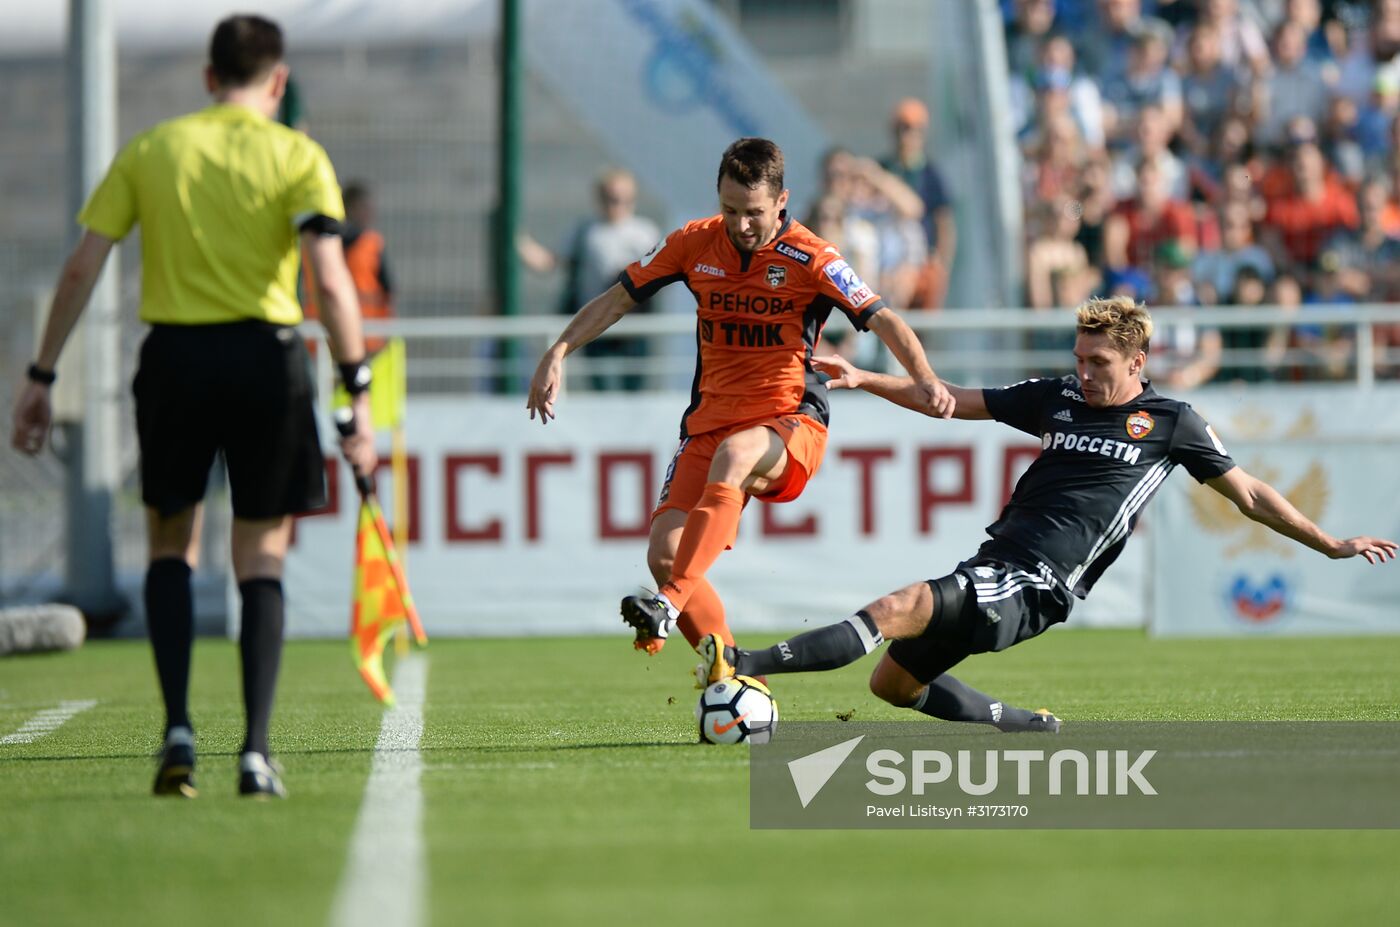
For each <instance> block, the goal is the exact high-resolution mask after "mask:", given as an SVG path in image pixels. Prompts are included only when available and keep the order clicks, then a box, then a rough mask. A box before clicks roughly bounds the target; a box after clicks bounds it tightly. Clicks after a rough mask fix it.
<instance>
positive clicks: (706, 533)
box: [661, 483, 744, 634]
mask: <svg viewBox="0 0 1400 927" xmlns="http://www.w3.org/2000/svg"><path fill="white" fill-rule="evenodd" d="M743 511H744V491H743V490H742V489H736V488H734V487H733V486H726V485H725V484H724V483H706V484H705V491H704V492H703V493H701V494H700V501H699V502H697V503H696V504H695V508H693V509H691V510H690V514H689V515H688V516H687V517H686V520H685V530H684V531H682V532H681V542H680V544H679V545H678V546H677V549H676V561H675V563H674V564H672V566H671V579H670V581H669V582H667V583H666V584H665V585H663V586H662V587H661V592H662V594H663V595H665V596H666V598H667V599H669V600H670V602H671V604H672V605H674V606H675V607H676V608H677V609H679V610H680V611H685V610H686V605H687V603H689V601H690V597H691V595H692V594H693V593H694V592H695V588H696V586H697V585H698V584H699V583H700V582H702V581H703V580H704V578H705V573H706V572H708V571H709V569H710V567H712V566H714V563H715V561H716V560H718V559H719V555H720V554H721V553H723V552H724V549H725V548H726V547H728V546H729V545H730V544H732V543H733V542H734V537H735V535H737V534H738V533H739V516H740V515H741V514H743ZM720 620H721V621H723V617H721V619H720ZM717 630H719V629H718V628H710V629H709V631H717ZM709 631H702V632H701V633H702V634H707V633H709Z"/></svg>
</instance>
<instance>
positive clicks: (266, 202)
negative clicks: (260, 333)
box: [78, 104, 345, 325]
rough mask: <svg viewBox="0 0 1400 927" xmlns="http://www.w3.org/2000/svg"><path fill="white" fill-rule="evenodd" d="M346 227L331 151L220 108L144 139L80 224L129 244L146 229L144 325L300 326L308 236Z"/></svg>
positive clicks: (130, 148)
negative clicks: (323, 224) (308, 231)
mask: <svg viewBox="0 0 1400 927" xmlns="http://www.w3.org/2000/svg"><path fill="white" fill-rule="evenodd" d="M315 215H325V216H329V217H330V218H332V219H343V218H345V205H344V203H343V202H342V201H341V196H340V185H339V184H338V183H337V182H336V179H335V170H334V169H333V168H332V167H331V162H330V158H328V157H326V152H325V150H324V149H323V148H322V147H321V146H320V145H318V144H316V143H315V142H314V141H312V140H311V139H310V138H308V137H307V136H306V135H305V134H303V133H301V132H297V131H295V130H293V129H289V128H287V127H286V126H283V125H280V124H279V123H276V122H273V121H272V120H270V119H268V118H266V117H265V116H263V115H262V114H260V113H256V112H254V111H253V110H251V109H248V108H247V107H243V106H233V105H227V104H215V105H214V106H210V107H208V108H207V109H203V110H200V111H199V112H197V113H191V114H190V115H188V116H182V117H180V118H178V119H172V120H170V121H169V122H163V123H161V124H160V125H157V126H155V127H154V128H151V129H148V130H147V131H145V132H143V133H141V134H140V135H138V136H136V138H134V139H132V140H131V142H130V143H129V144H128V145H127V146H126V147H125V148H123V149H122V151H121V153H120V154H118V155H117V158H116V160H115V161H113V162H112V167H111V169H110V170H108V172H107V176H106V177H105V178H103V180H102V183H101V185H99V186H98V188H97V189H96V190H95V191H93V194H92V197H91V198H90V199H89V200H88V202H87V204H86V205H85V206H84V207H83V210H82V212H81V213H79V214H78V222H79V224H81V225H82V226H83V227H84V228H87V229H90V230H92V231H94V232H96V233H97V234H99V235H104V236H106V237H108V238H112V239H121V238H124V237H125V236H126V234H127V233H128V232H130V231H131V227H132V226H133V225H135V224H136V223H138V222H139V223H140V224H141V320H142V321H143V322H150V323H159V324H168V325H209V324H215V323H219V322H237V321H240V320H243V319H264V320H266V321H269V322H276V323H278V324H283V325H295V324H297V323H298V322H300V321H301V318H302V316H301V306H300V305H299V304H298V303H297V295H296V292H297V291H296V287H297V266H298V261H299V255H298V248H297V227H298V226H299V225H300V224H301V223H302V222H304V221H305V220H306V219H308V218H310V217H311V216H315Z"/></svg>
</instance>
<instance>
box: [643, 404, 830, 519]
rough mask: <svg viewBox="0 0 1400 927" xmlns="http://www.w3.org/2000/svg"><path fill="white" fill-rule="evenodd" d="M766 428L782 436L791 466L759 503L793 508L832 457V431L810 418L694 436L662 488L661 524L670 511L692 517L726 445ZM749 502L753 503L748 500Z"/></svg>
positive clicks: (673, 463)
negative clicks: (748, 430)
mask: <svg viewBox="0 0 1400 927" xmlns="http://www.w3.org/2000/svg"><path fill="white" fill-rule="evenodd" d="M755 425H763V426H765V427H767V428H771V429H773V431H775V432H777V435H778V437H779V438H781V439H782V441H783V446H784V447H786V448H787V452H788V465H787V469H786V470H784V472H783V475H782V476H781V477H780V478H779V479H778V481H777V483H776V484H774V485H773V486H771V487H769V488H768V490H767V492H764V493H763V494H762V495H760V496H758V497H757V498H759V499H761V500H763V501H764V502H791V501H792V500H793V499H796V498H797V497H798V496H800V495H802V490H803V489H804V488H806V486H807V481H808V480H810V479H811V478H812V477H813V476H815V475H816V473H817V470H818V468H820V467H821V465H822V456H823V455H824V454H825V453H826V426H825V425H823V424H822V423H821V422H819V421H817V420H816V419H814V418H812V417H811V416H807V415H796V414H794V415H780V416H778V417H777V418H770V419H767V420H764V421H758V422H747V423H745V424H743V425H736V426H735V427H733V428H716V429H715V430H714V431H707V432H705V433H704V434H702V435H692V436H691V437H689V438H684V439H682V441H681V444H680V447H678V448H676V455H675V456H674V457H672V458H671V465H670V466H669V467H667V468H666V478H665V480H663V481H662V483H661V498H660V499H659V500H658V501H657V503H656V511H654V512H652V513H651V517H652V518H655V517H656V516H658V515H660V514H661V513H662V512H665V511H667V510H668V509H678V510H679V511H682V512H689V511H690V510H691V509H693V508H695V505H696V503H698V502H699V501H700V495H701V493H703V492H704V491H705V484H706V483H708V482H709V479H710V462H711V460H713V459H714V456H715V450H716V449H717V448H718V447H719V445H720V442H721V441H723V440H724V439H725V438H727V437H729V436H730V435H732V434H734V433H735V432H737V431H743V430H744V429H746V428H752V427H753V426H755ZM744 501H745V502H747V501H748V498H747V497H746V498H745V500H744Z"/></svg>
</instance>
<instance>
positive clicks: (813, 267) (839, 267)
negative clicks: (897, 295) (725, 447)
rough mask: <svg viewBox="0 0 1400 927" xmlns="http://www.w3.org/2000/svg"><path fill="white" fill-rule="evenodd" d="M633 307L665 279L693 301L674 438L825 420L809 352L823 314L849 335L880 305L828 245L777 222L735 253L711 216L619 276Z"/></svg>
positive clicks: (792, 224)
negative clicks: (842, 318)
mask: <svg viewBox="0 0 1400 927" xmlns="http://www.w3.org/2000/svg"><path fill="white" fill-rule="evenodd" d="M618 282H619V283H621V284H622V286H623V287H624V288H625V289H626V290H627V292H628V294H629V295H630V296H631V297H632V298H633V299H635V300H637V301H638V302H641V301H642V300H645V299H650V298H651V297H653V296H655V295H656V291H657V290H660V289H661V288H662V287H664V286H667V285H668V284H671V283H678V282H683V283H685V285H686V286H687V287H688V288H689V289H690V291H691V293H693V294H694V295H695V299H696V303H697V305H696V314H697V315H698V317H699V318H698V324H697V326H696V333H695V334H696V342H697V344H698V345H699V349H700V350H699V356H698V357H697V358H696V361H695V382H694V385H693V386H692V387H691V396H692V399H691V402H690V407H689V408H688V409H686V411H685V415H684V416H683V417H682V418H681V436H682V437H685V436H688V435H698V434H704V433H705V432H707V431H713V430H714V429H716V428H727V427H732V426H734V425H741V424H744V423H747V422H755V421H761V420H763V419H771V418H776V417H777V416H780V415H791V414H793V413H797V412H801V413H804V414H807V415H810V416H812V417H813V418H815V419H817V420H818V421H820V422H821V423H822V424H827V422H828V420H829V419H830V408H829V405H828V403H827V396H826V388H825V387H824V386H822V385H821V383H819V382H818V381H817V375H816V371H814V370H813V369H812V348H813V347H814V346H815V345H816V343H817V338H818V337H819V336H820V335H821V330H822V326H823V325H825V324H826V320H827V316H828V315H830V313H831V310H832V309H840V310H841V311H842V312H844V313H845V314H846V316H847V318H849V319H850V321H851V324H852V325H854V326H855V328H856V330H858V331H864V330H865V327H866V322H867V321H868V320H869V318H870V317H871V316H872V315H874V314H875V312H877V311H878V310H880V309H882V308H883V307H884V305H885V303H884V300H882V299H880V297H879V296H878V295H876V294H875V293H874V292H873V291H872V290H871V289H870V287H868V286H866V285H865V283H864V282H862V281H861V279H860V277H858V276H857V275H856V272H855V271H854V270H852V269H851V266H850V265H849V264H847V263H846V262H845V260H843V259H842V257H841V255H840V254H839V253H838V252H837V250H836V248H835V247H833V246H832V245H831V243H830V242H827V241H824V240H823V239H821V238H818V237H817V236H816V235H814V234H812V232H811V231H809V230H808V229H807V228H805V227H804V226H802V224H801V223H798V222H795V221H793V220H792V219H790V218H787V217H784V219H783V224H782V226H781V227H780V228H779V229H778V234H777V236H776V237H774V239H773V240H772V241H770V242H769V243H768V244H766V245H764V246H763V247H762V248H759V249H758V250H757V251H755V252H753V253H752V254H745V253H742V252H740V251H739V249H737V248H735V247H734V244H733V242H731V241H730V240H729V236H728V235H726V234H725V231H724V220H723V219H722V218H721V217H720V216H711V217H710V218H708V219H697V220H695V221H694V222H689V223H687V224H686V225H684V226H682V227H681V228H679V229H677V230H676V231H674V232H672V233H671V234H670V235H667V236H666V238H665V239H664V240H663V241H662V242H661V243H660V244H658V245H657V246H656V247H655V248H653V249H652V250H651V252H650V253H648V254H647V255H646V256H645V257H643V258H642V259H641V260H640V261H637V262H636V263H634V264H632V265H631V266H629V267H628V268H627V269H626V270H624V271H623V272H622V274H621V276H620V277H619V278H618Z"/></svg>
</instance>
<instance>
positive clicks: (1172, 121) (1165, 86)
mask: <svg viewBox="0 0 1400 927" xmlns="http://www.w3.org/2000/svg"><path fill="white" fill-rule="evenodd" d="M1171 41H1172V31H1171V27H1170V26H1168V25H1167V24H1166V23H1164V22H1162V21H1161V20H1147V21H1144V22H1143V23H1142V25H1141V26H1140V27H1139V29H1138V31H1137V32H1136V34H1135V35H1134V36H1133V42H1132V50H1131V51H1130V53H1129V54H1128V66H1127V70H1126V71H1125V72H1124V74H1123V76H1122V78H1121V79H1119V80H1113V81H1109V80H1104V81H1103V85H1102V87H1103V96H1104V101H1105V102H1107V103H1109V104H1110V105H1111V106H1112V107H1113V129H1112V130H1111V131H1110V132H1109V137H1110V139H1118V140H1126V139H1127V138H1128V137H1129V134H1130V133H1131V132H1132V131H1133V129H1134V127H1135V126H1136V125H1137V123H1138V121H1139V120H1138V115H1139V113H1141V112H1143V111H1144V110H1145V109H1147V108H1149V107H1153V108H1156V109H1158V110H1160V111H1161V114H1162V116H1163V118H1164V119H1165V121H1166V130H1167V138H1168V139H1170V138H1171V137H1172V135H1174V134H1175V133H1176V129H1177V127H1178V126H1180V125H1181V118H1182V101H1181V78H1180V77H1178V76H1177V74H1176V72H1175V71H1173V70H1171V68H1169V67H1168V66H1167V62H1168V56H1169V54H1170V50H1171Z"/></svg>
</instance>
